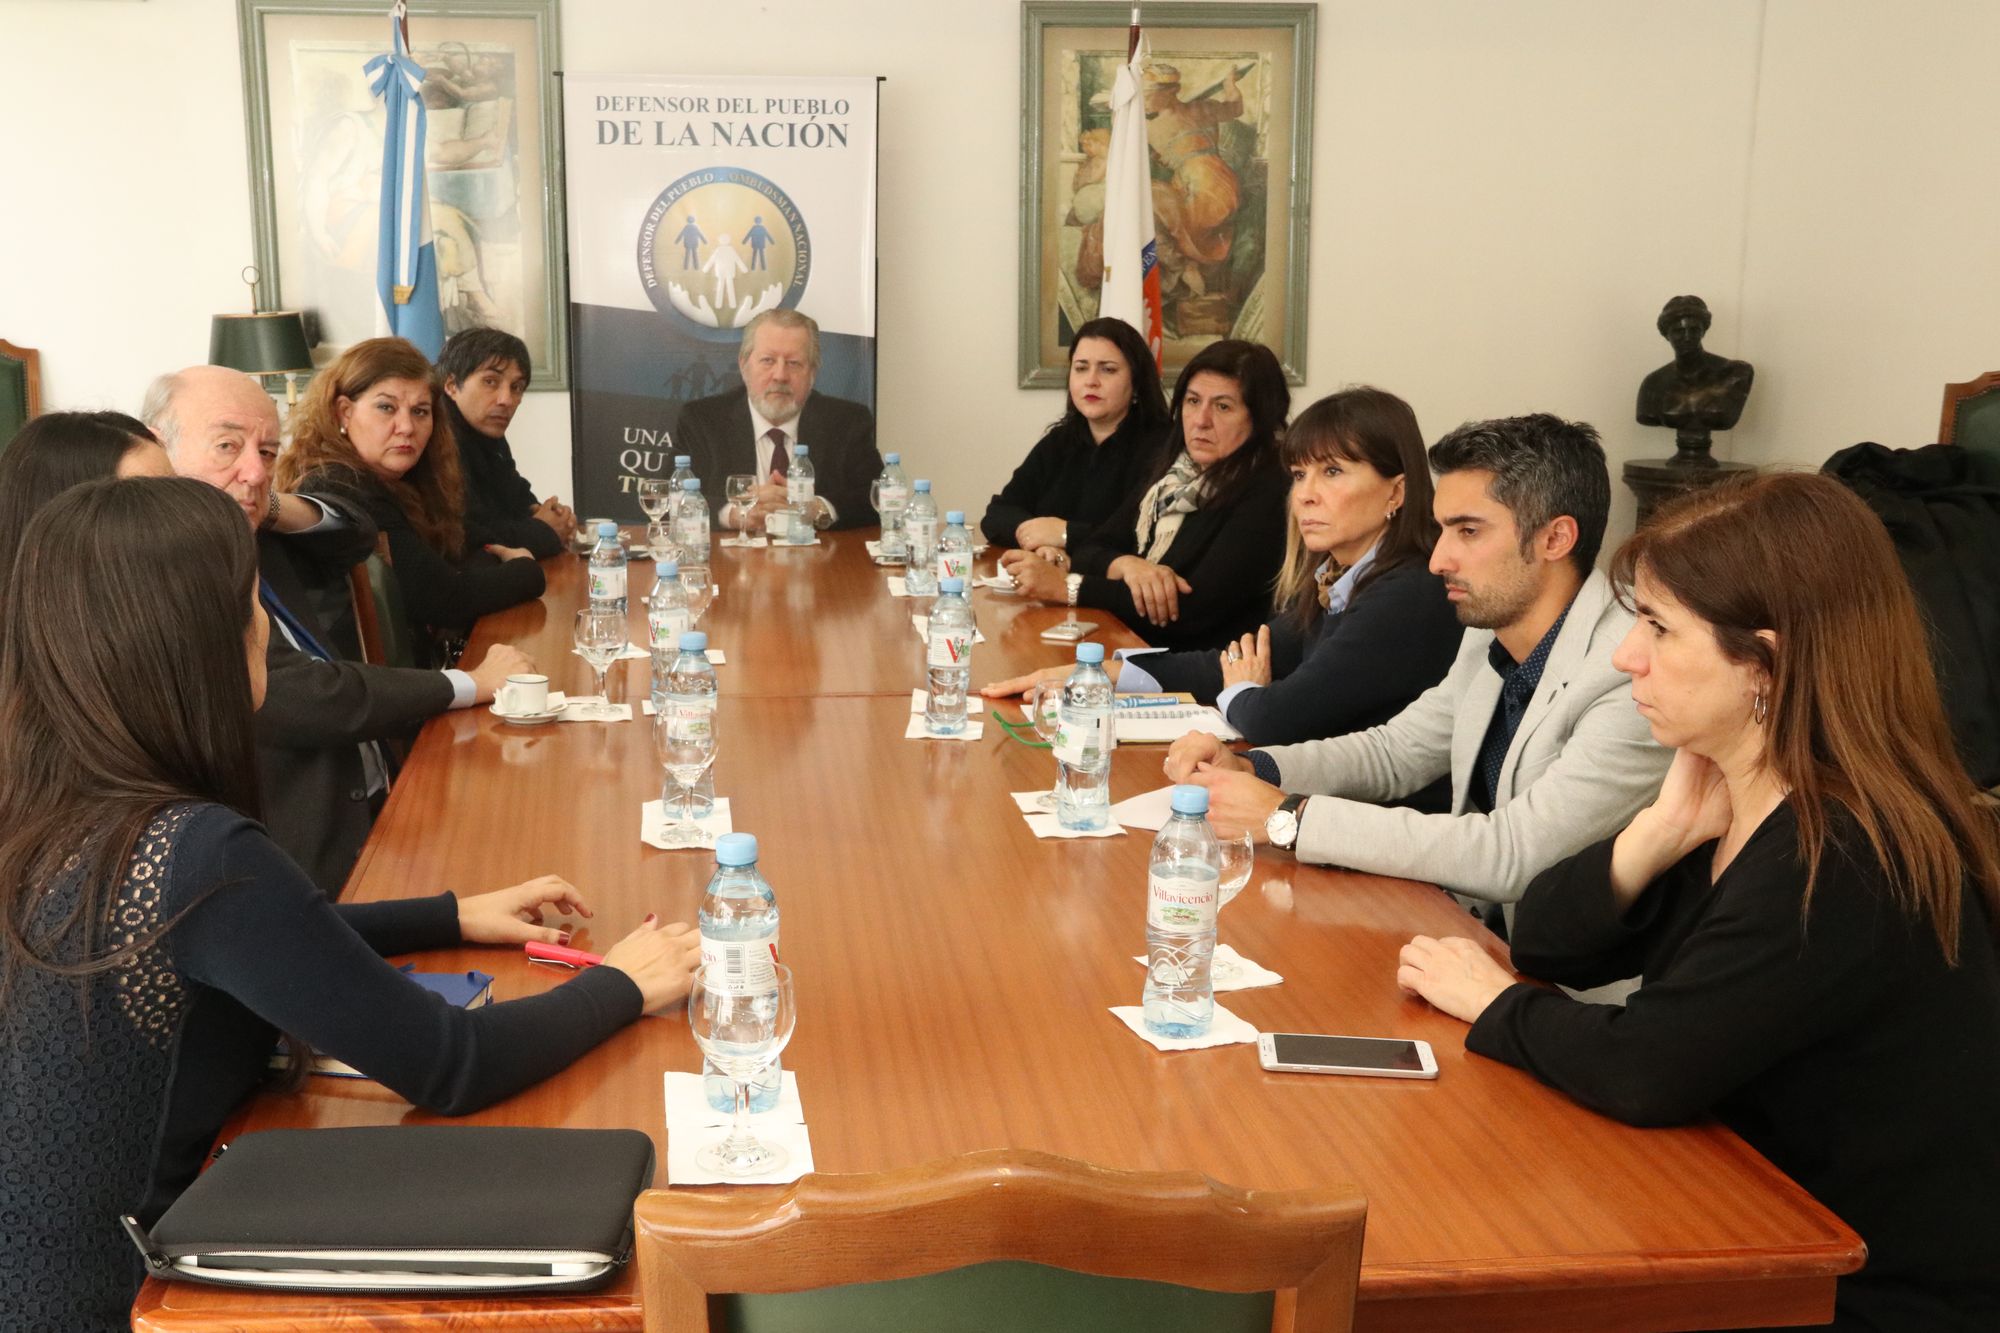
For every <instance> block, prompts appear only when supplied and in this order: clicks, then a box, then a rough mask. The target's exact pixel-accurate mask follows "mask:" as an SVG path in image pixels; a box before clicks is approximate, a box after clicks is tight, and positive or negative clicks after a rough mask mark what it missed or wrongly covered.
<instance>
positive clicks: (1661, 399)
mask: <svg viewBox="0 0 2000 1333" xmlns="http://www.w3.org/2000/svg"><path fill="white" fill-rule="evenodd" d="M1708 326H1709V313H1708V303H1707V302H1705V301H1703V300H1702V299H1701V298H1700V297H1699V296H1676V297H1674V298H1673V299H1672V300H1671V301H1668V302H1667V304H1666V306H1665V307H1664V308H1663V309H1662V310H1661V311H1660V319H1659V329H1660V336H1661V337H1663V338H1665V339H1666V340H1667V341H1668V342H1669V343H1671V344H1672V345H1673V349H1674V359H1673V360H1672V361H1669V362H1668V363H1667V364H1666V365H1664V366H1661V367H1660V368H1659V369H1658V370H1656V371H1654V372H1653V373H1652V374H1650V375H1648V376H1646V378H1645V379H1644V380H1643V381H1641V383H1640V385H1639V424H1640V425H1642V426H1672V427H1673V428H1674V443H1675V445H1676V446H1677V447H1676V450H1675V453H1674V456H1673V458H1672V459H1671V460H1669V461H1670V463H1671V464H1672V465H1674V466H1679V467H1710V466H1714V463H1715V460H1714V459H1713V458H1711V457H1710V456H1709V452H1708V450H1709V445H1710V443H1711V442H1712V434H1711V432H1714V431H1718V430H1728V429H1729V428H1730V427H1732V426H1734V425H1735V424H1736V422H1737V420H1738V418H1740V417H1741V416H1742V415H1743V404H1744V402H1745V400H1747V399H1748V398H1749V397H1750V381H1751V378H1752V377H1753V376H1754V375H1755V374H1756V371H1755V369H1754V368H1753V367H1752V366H1751V365H1750V363H1749V362H1748V361H1732V360H1730V359H1729V358H1728V357H1726V356H1717V355H1716V354H1715V353H1713V352H1704V351H1703V350H1702V349H1701V340H1702V336H1703V335H1704V334H1706V333H1707V332H1708Z"/></svg>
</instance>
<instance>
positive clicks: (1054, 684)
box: [1021, 678, 1069, 810]
mask: <svg viewBox="0 0 2000 1333" xmlns="http://www.w3.org/2000/svg"><path fill="white" fill-rule="evenodd" d="M1068 684H1069V681H1068V679H1067V678H1064V679H1062V680H1046V681H1036V682H1035V685H1034V687H1033V688H1032V689H1030V690H1029V691H1028V697H1027V700H1026V702H1024V703H1023V704H1022V705H1021V707H1022V711H1024V712H1026V713H1027V715H1028V721H1029V722H1030V723H1032V724H1033V725H1034V728H1035V735H1037V736H1039V737H1041V738H1042V739H1043V740H1045V741H1047V742H1048V743H1049V744H1051V745H1054V744H1055V741H1056V733H1057V732H1058V731H1060V730H1061V729H1062V696H1063V687H1064V686H1066V685H1068ZM1061 793H1062V768H1061V767H1060V766H1058V767H1057V768H1056V781H1055V785H1054V786H1052V787H1050V788H1049V789H1048V790H1047V791H1045V792H1043V793H1042V794H1041V795H1040V796H1037V797H1036V798H1035V805H1036V807H1037V808H1038V809H1042V810H1053V809H1055V808H1056V805H1057V803H1058V802H1059V801H1060V800H1061V799H1062V797H1061Z"/></svg>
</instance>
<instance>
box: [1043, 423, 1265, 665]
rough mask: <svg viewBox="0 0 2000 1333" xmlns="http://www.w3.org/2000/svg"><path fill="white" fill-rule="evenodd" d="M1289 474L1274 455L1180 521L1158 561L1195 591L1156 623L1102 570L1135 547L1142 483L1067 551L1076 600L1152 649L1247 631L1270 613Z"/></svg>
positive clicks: (1198, 644)
mask: <svg viewBox="0 0 2000 1333" xmlns="http://www.w3.org/2000/svg"><path fill="white" fill-rule="evenodd" d="M1291 486H1292V479H1291V478H1290V477H1289V476H1287V475H1286V474H1285V471H1284V469H1283V468H1280V467H1279V466H1278V464H1277V460H1276V459H1273V460H1272V461H1271V465H1270V466H1269V467H1268V468H1266V469H1264V470H1263V471H1262V472H1260V473H1258V474H1257V475H1256V476H1253V477H1251V478H1249V479H1248V480H1247V481H1246V482H1245V484H1244V485H1243V487H1242V488H1241V489H1240V490H1238V492H1237V494H1236V496H1235V497H1234V498H1233V499H1231V500H1230V501H1229V502H1228V503H1227V504H1220V505H1217V504H1207V503H1204V504H1203V505H1202V507H1201V508H1200V509H1197V510H1195V511H1194V512H1193V513H1192V514H1189V515H1188V516H1187V517H1186V518H1184V519H1182V520H1181V527H1180V531H1179V532H1177V533H1175V534H1174V540H1173V544H1172V545H1171V546H1169V547H1168V548H1167V550H1166V553H1165V555H1164V556H1163V558H1162V559H1161V561H1160V563H1161V564H1163V565H1166V566H1167V567H1168V568H1170V569H1172V570H1173V571H1174V572H1175V573H1176V574H1179V575H1180V576H1181V577H1182V578H1184V579H1186V580H1187V581H1188V583H1189V584H1190V585H1192V586H1193V588H1194V591H1193V592H1190V593H1182V594H1181V597H1180V619H1178V620H1175V621H1172V622H1170V623H1168V624H1165V625H1155V624H1154V623H1153V622H1152V621H1150V620H1147V619H1146V618H1145V617H1144V616H1142V615H1140V614H1139V609H1138V607H1136V606H1135V605H1133V603H1132V593H1131V591H1130V590H1129V589H1128V588H1127V587H1126V586H1125V583H1124V581H1123V580H1120V579H1113V578H1107V577H1105V573H1104V571H1105V570H1106V569H1108V568H1109V567H1110V565H1111V562H1112V561H1113V560H1115V559H1117V558H1118V557H1119V556H1121V555H1133V554H1136V553H1137V546H1138V525H1139V502H1140V501H1141V500H1142V499H1143V498H1144V497H1145V493H1146V490H1147V489H1148V488H1147V487H1145V486H1141V487H1140V488H1139V489H1138V490H1136V491H1134V492H1132V493H1131V494H1130V495H1127V496H1126V497H1125V502H1124V503H1123V504H1121V505H1120V506H1119V507H1118V510H1117V512H1116V513H1114V514H1112V516H1111V517H1110V518H1109V519H1107V520H1105V522H1104V524H1103V525H1102V526H1101V527H1099V528H1098V529H1097V531H1096V532H1094V533H1091V534H1090V536H1089V537H1088V538H1086V539H1085V540H1084V541H1083V542H1082V543H1080V544H1076V546H1075V550H1074V551H1073V553H1072V557H1073V561H1074V563H1073V565H1072V568H1073V569H1074V570H1075V571H1076V572H1077V573H1079V574H1081V575H1083V576H1084V577H1083V586H1082V587H1081V588H1080V589H1078V591H1077V599H1076V600H1077V605H1078V606H1101V607H1103V608H1104V609H1105V610H1107V611H1110V612H1112V613H1114V614H1115V615H1117V617H1118V618H1119V619H1120V620H1122V621H1124V622H1125V624H1126V625H1127V626H1128V627H1130V629H1131V630H1132V632H1133V633H1134V634H1138V635H1141V636H1142V637H1144V638H1145V640H1146V642H1147V643H1150V644H1152V645H1153V646H1154V647H1156V648H1206V647H1208V646H1209V645H1211V644H1222V643H1226V642H1228V641H1229V640H1230V639H1233V638H1236V637H1237V636H1239V635H1243V634H1247V633H1249V632H1250V631H1251V630H1254V629H1256V628H1257V627H1258V626H1259V625H1261V624H1263V623H1264V621H1265V619H1266V618H1267V617H1268V616H1269V615H1270V614H1271V585H1272V584H1273V583H1274V582H1276V580H1277V577H1278V566H1279V565H1281V564H1283V563H1284V559H1285V497H1286V495H1287V494H1288V493H1289V492H1290V490H1291Z"/></svg>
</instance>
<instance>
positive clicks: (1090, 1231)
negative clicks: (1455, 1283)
mask: <svg viewBox="0 0 2000 1333" xmlns="http://www.w3.org/2000/svg"><path fill="white" fill-rule="evenodd" d="M1367 1213H1368V1205H1367V1202H1366V1200H1364V1199H1363V1198H1362V1197H1361V1195H1360V1194H1359V1193H1357V1192H1355V1191H1353V1190H1345V1189H1343V1190H1298V1191H1290V1192H1284V1193H1276V1192H1272V1191H1247V1190H1240V1189H1235V1188H1233V1187H1231V1186H1228V1185H1223V1184H1219V1183H1217V1182H1216V1181H1213V1180H1210V1179H1209V1178H1208V1177H1206V1176H1203V1175H1200V1174H1198V1173H1195V1172H1172V1173H1163V1172H1141V1171H1120V1170H1110V1169H1107V1168H1104V1167H1097V1166H1090V1165H1087V1164H1085V1163H1082V1162H1076V1161H1072V1160H1070V1159H1068V1158H1063V1157H1055V1156H1051V1155H1050V1154H1047V1153H1041V1152H1032V1151H1028V1150H1024V1149H997V1150H992V1151H987V1152H978V1153H969V1154H967V1155H965V1156H962V1157H954V1158H948V1159H945V1160H942V1161H937V1162H930V1163H926V1164H923V1165H920V1166H914V1167H906V1168H899V1169H897V1170H892V1171H883V1172H879V1173H875V1174H869V1175H813V1176H807V1177H806V1178H805V1179H803V1180H801V1181H799V1182H798V1183H797V1184H795V1185H791V1186H789V1187H787V1188H785V1189H783V1190H778V1191H772V1190H752V1191H732V1192H728V1193H712V1192H691V1191H686V1190H649V1191H647V1192H646V1193H644V1194H642V1195H640V1196H639V1201H638V1204H637V1206H636V1208H635V1209H634V1216H635V1223H636V1231H637V1246H638V1259H639V1282H640V1287H641V1293H642V1298H643V1303H644V1309H645V1321H646V1322H645V1326H646V1330H647V1333H708V1331H709V1330H712V1329H720V1328H721V1327H723V1323H722V1322H712V1321H711V1310H712V1309H713V1310H714V1312H715V1313H716V1315H717V1316H718V1317H719V1318H723V1319H726V1317H727V1315H728V1313H729V1310H730V1306H729V1305H727V1304H725V1303H724V1302H722V1301H720V1300H716V1299H713V1298H718V1297H720V1296H722V1295H723V1294H725V1293H801V1292H819V1293H820V1294H821V1296H822V1297H840V1296H844V1297H850V1298H851V1299H848V1300H847V1301H846V1302H845V1303H844V1304H842V1305H838V1306H835V1307H833V1308H831V1309H829V1310H828V1312H827V1313H828V1315H829V1316H830V1317H815V1318H811V1319H810V1320H801V1319H798V1318H796V1315H797V1307H796V1306H795V1308H794V1309H793V1311H792V1313H791V1316H787V1314H786V1312H785V1311H784V1310H782V1309H779V1308H778V1302H777V1301H776V1300H774V1301H772V1302H770V1303H769V1304H770V1306H771V1307H772V1308H773V1309H774V1310H776V1311H777V1313H776V1315H775V1317H773V1318H768V1319H765V1320H763V1321H753V1320H745V1321H744V1322H745V1326H746V1327H747V1326H750V1325H751V1324H752V1323H757V1324H758V1326H762V1327H770V1328H780V1327H794V1326H797V1327H815V1328H825V1329H833V1328H845V1327H857V1328H858V1327H868V1326H870V1325H871V1324H872V1325H874V1326H878V1327H892V1326H899V1325H907V1324H908V1322H909V1320H910V1319H911V1318H912V1315H911V1313H910V1310H909V1307H908V1305H907V1303H905V1304H903V1305H901V1306H899V1307H897V1309H898V1313H897V1314H896V1315H895V1316H893V1322H883V1321H884V1319H886V1318H891V1316H890V1315H889V1311H888V1309H887V1308H886V1307H885V1306H884V1305H883V1304H882V1303H881V1302H882V1299H883V1298H884V1294H885V1293H887V1292H892V1291H894V1289H896V1288H898V1287H902V1286H904V1285H905V1284H904V1283H902V1282H900V1281H897V1280H899V1279H924V1278H927V1277H929V1276H930V1275H940V1274H954V1275H955V1274H956V1272H957V1271H959V1270H968V1269H975V1268H976V1269H980V1270H984V1272H983V1273H982V1280H981V1281H979V1282H978V1283H977V1284H976V1285H975V1286H973V1287H970V1288H968V1287H965V1286H963V1285H961V1286H959V1287H958V1288H956V1291H957V1294H958V1295H959V1296H960V1297H961V1298H963V1297H965V1296H966V1295H968V1294H973V1295H974V1297H975V1298H976V1299H978V1300H980V1301H981V1302H983V1305H982V1307H981V1308H980V1309H978V1310H975V1311H973V1312H972V1313H973V1314H974V1315H975V1316H976V1321H975V1322H973V1323H971V1324H969V1325H968V1326H971V1327H982V1328H1001V1327H1010V1326H1013V1327H1022V1328H1031V1327H1046V1326H1049V1325H1048V1324H1047V1323H1046V1321H1045V1317H1044V1315H1041V1314H1035V1313H1033V1311H1032V1309H1031V1304H1032V1299H1033V1298H1032V1297H1028V1298H1022V1297H1019V1296H1018V1295H1017V1294H1016V1293H1012V1292H1007V1293H1002V1292H1000V1291H998V1290H996V1288H995V1286H994V1283H993V1282H990V1281H986V1280H984V1279H985V1278H986V1277H994V1276H997V1278H998V1280H999V1282H1000V1285H1001V1286H1002V1287H1017V1286H1019V1285H1020V1284H1021V1283H1023V1282H1026V1283H1028V1284H1031V1285H1032V1284H1034V1283H1036V1282H1038V1281H1040V1277H1041V1276H1043V1275H1046V1276H1054V1277H1056V1278H1063V1277H1064V1276H1065V1275H1068V1274H1090V1275H1095V1276H1096V1278H1098V1279H1105V1278H1109V1279H1138V1280H1139V1281H1140V1282H1142V1283H1147V1284H1166V1283H1170V1284H1173V1286H1172V1288H1168V1290H1169V1291H1171V1290H1173V1289H1174V1288H1194V1289H1197V1292H1196V1293H1185V1294H1187V1295H1196V1294H1197V1293H1200V1292H1216V1293H1275V1299H1272V1298H1270V1297H1265V1298H1264V1299H1265V1301H1266V1304H1265V1305H1264V1306H1263V1307H1262V1309H1263V1311H1267V1312H1268V1313H1260V1314H1259V1315H1258V1316H1257V1318H1258V1320H1259V1322H1260V1326H1261V1327H1265V1328H1269V1329H1274V1330H1290V1329H1299V1330H1312V1331H1313V1333H1340V1331H1341V1330H1346V1329H1349V1328H1351V1327H1352V1325H1353V1317H1354V1297H1355V1289H1356V1284H1357V1282H1358V1281H1359V1277H1360V1269H1361V1238H1362V1230H1363V1227H1364V1225H1365V1224H1366V1221H1367ZM1037 1266H1039V1267H1037ZM1052 1269H1053V1270H1062V1272H1061V1273H1059V1274H1053V1275H1051V1274H1048V1271H1047V1270H1052ZM857 1283H867V1284H882V1285H881V1286H876V1287H868V1288H861V1289H859V1290H858V1292H857V1290H856V1289H854V1288H852V1287H851V1285H850V1284H857ZM910 1285H911V1286H915V1285H917V1284H914V1283H912V1284H910ZM837 1287H849V1290H848V1291H847V1292H830V1291H825V1290H824V1289H827V1288H837ZM1107 1287H1108V1288H1111V1289H1112V1290H1111V1291H1109V1292H1107V1290H1106V1288H1107ZM1133 1287H1134V1284H1132V1283H1130V1282H1126V1283H1117V1284H1106V1283H1102V1282H1099V1283H1097V1285H1096V1287H1095V1289H1088V1288H1085V1289H1081V1290H1082V1292H1083V1294H1082V1295H1081V1297H1080V1298H1072V1297H1068V1296H1066V1297H1063V1298H1061V1299H1063V1300H1065V1301H1068V1300H1071V1299H1081V1300H1083V1301H1085V1302H1096V1303H1099V1304H1102V1303H1104V1301H1105V1298H1106V1297H1107V1296H1111V1297H1112V1299H1113V1300H1114V1301H1117V1302H1119V1303H1123V1304H1129V1299H1128V1298H1129V1297H1130V1296H1131V1295H1132V1294H1133ZM936 1290H937V1293H939V1294H942V1295H943V1296H944V1298H945V1299H947V1300H949V1299H950V1298H951V1295H952V1289H950V1288H944V1287H940V1288H937V1289H936ZM1140 1290H1143V1288H1140ZM749 1299H751V1298H747V1297H746V1299H745V1301H744V1306H743V1308H744V1309H745V1310H747V1309H748V1301H749ZM808 1299H810V1298H808ZM1246 1299H1247V1298H1246ZM1199 1309H1200V1310H1201V1311H1206V1312H1207V1313H1199V1312H1197V1311H1196V1310H1189V1311H1187V1313H1189V1314H1192V1315H1194V1316H1195V1318H1196V1319H1197V1320H1198V1321H1199V1322H1194V1323H1190V1324H1188V1325H1187V1326H1188V1327H1194V1328H1202V1327H1220V1326H1221V1324H1220V1321H1219V1320H1218V1318H1217V1317H1216V1315H1215V1314H1214V1307H1213V1305H1212V1304H1211V1305H1207V1306H1201V1307H1199ZM1151 1317H1153V1316H1149V1318H1151ZM924 1318H925V1320H926V1326H927V1327H932V1328H942V1327H957V1326H959V1325H957V1324H952V1323H947V1322H945V1321H944V1320H942V1319H939V1318H937V1317H936V1315H935V1314H933V1313H931V1312H930V1311H928V1310H927V1311H926V1314H925V1316H924ZM1010 1318H1011V1319H1012V1321H1013V1322H1012V1323H1011V1324H1010V1323H1009V1322H1008V1321H1009V1319H1010ZM1264 1321H1268V1322H1264ZM1073 1326H1078V1327H1099V1326H1103V1325H1102V1323H1101V1322H1100V1321H1098V1320H1096V1319H1095V1318H1091V1319H1086V1320H1084V1321H1083V1322H1081V1323H1078V1324H1075V1325H1073ZM1118 1326H1120V1327H1122V1326H1124V1321H1123V1320H1122V1319H1121V1320H1119V1321H1118ZM1230 1326H1231V1327H1242V1326H1244V1325H1243V1323H1242V1321H1241V1320H1240V1318H1234V1317H1232V1321H1231V1324H1230ZM1153 1327H1157V1325H1153Z"/></svg>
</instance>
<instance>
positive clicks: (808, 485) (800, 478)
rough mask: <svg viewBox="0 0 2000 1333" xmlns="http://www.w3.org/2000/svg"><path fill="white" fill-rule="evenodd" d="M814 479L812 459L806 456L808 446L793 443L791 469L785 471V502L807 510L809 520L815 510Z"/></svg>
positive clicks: (795, 507)
mask: <svg viewBox="0 0 2000 1333" xmlns="http://www.w3.org/2000/svg"><path fill="white" fill-rule="evenodd" d="M813 480H814V474H813V465H812V459H810V458H808V457H807V456H806V446H804V445H803V444H795V445H793V446H792V466H791V470H790V471H788V472H786V473H785V503H786V504H788V505H791V506H792V507H793V508H794V509H803V510H805V511H806V519H807V521H808V522H810V521H811V519H812V511H813Z"/></svg>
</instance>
